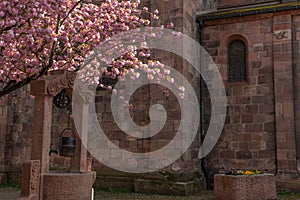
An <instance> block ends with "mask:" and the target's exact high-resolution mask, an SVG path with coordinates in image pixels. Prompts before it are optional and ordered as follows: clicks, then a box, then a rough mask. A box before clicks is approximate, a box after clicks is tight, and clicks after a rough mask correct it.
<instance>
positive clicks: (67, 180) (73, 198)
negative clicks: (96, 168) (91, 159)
mask: <svg viewBox="0 0 300 200" xmlns="http://www.w3.org/2000/svg"><path fill="white" fill-rule="evenodd" d="M95 179H96V173H95V172H88V173H49V174H45V175H44V177H43V200H62V199H63V200H89V199H91V195H92V187H93V184H94V182H95Z"/></svg>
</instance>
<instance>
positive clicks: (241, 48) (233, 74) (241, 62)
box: [228, 40, 247, 82]
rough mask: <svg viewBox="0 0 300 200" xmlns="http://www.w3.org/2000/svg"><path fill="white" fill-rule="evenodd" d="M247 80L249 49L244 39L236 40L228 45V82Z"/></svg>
mask: <svg viewBox="0 0 300 200" xmlns="http://www.w3.org/2000/svg"><path fill="white" fill-rule="evenodd" d="M246 80H247V49H246V45H245V43H244V42H243V41H242V40H234V41H232V42H231V43H230V44H229V46H228V82H243V81H246Z"/></svg>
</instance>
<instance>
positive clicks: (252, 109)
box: [245, 105, 258, 114]
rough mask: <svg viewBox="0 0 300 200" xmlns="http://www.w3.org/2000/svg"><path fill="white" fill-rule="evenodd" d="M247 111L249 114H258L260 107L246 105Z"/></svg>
mask: <svg viewBox="0 0 300 200" xmlns="http://www.w3.org/2000/svg"><path fill="white" fill-rule="evenodd" d="M245 111H246V112H247V113H251V114H256V113H257V112H258V106H257V105H246V106H245Z"/></svg>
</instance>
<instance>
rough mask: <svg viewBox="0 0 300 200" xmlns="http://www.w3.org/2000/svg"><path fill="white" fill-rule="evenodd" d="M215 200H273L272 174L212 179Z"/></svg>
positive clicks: (273, 181) (274, 193)
mask: <svg viewBox="0 0 300 200" xmlns="http://www.w3.org/2000/svg"><path fill="white" fill-rule="evenodd" d="M214 192H215V199H216V200H266V199H269V200H272V199H273V200H275V199H277V195H276V186H275V177H274V175H273V174H259V175H251V176H246V175H241V176H232V175H220V174H217V175H215V177H214Z"/></svg>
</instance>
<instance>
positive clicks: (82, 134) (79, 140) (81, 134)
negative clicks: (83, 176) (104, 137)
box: [71, 103, 89, 172]
mask: <svg viewBox="0 0 300 200" xmlns="http://www.w3.org/2000/svg"><path fill="white" fill-rule="evenodd" d="M74 109H79V112H77V113H81V114H82V115H81V116H80V119H79V123H80V124H76V125H77V126H76V127H75V125H74V123H73V127H72V129H73V130H74V131H75V133H76V147H75V153H74V156H73V157H72V160H71V172H86V171H87V150H86V148H85V146H84V145H83V144H87V134H88V113H89V110H88V109H89V105H88V104H85V103H83V104H81V105H80V107H78V108H74Z"/></svg>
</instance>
